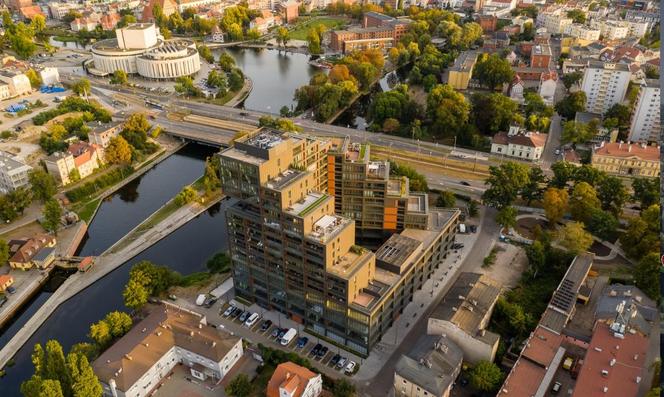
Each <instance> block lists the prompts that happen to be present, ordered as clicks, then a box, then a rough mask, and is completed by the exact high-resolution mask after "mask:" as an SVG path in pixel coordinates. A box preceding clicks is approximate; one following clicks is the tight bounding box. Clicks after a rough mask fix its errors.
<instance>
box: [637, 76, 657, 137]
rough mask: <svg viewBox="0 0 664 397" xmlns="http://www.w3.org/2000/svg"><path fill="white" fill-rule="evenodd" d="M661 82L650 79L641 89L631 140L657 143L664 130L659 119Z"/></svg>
mask: <svg viewBox="0 0 664 397" xmlns="http://www.w3.org/2000/svg"><path fill="white" fill-rule="evenodd" d="M659 100H660V94H659V80H654V79H648V80H646V81H645V84H642V85H641V88H640V89H639V97H638V99H637V100H636V104H635V105H634V111H633V112H632V125H631V127H630V129H629V140H630V141H632V142H657V141H659V139H660V133H661V130H662V127H661V123H660V119H659V115H660V113H659Z"/></svg>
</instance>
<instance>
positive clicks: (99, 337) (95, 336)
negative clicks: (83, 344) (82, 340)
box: [88, 320, 112, 349]
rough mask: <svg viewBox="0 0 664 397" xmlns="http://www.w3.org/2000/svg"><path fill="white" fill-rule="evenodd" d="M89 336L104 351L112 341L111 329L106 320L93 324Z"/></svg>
mask: <svg viewBox="0 0 664 397" xmlns="http://www.w3.org/2000/svg"><path fill="white" fill-rule="evenodd" d="M88 336H90V339H92V340H93V341H95V343H96V344H97V345H98V346H99V347H100V348H102V349H104V348H106V347H107V346H108V343H109V342H110V341H111V339H112V336H111V329H110V327H109V325H108V323H107V322H106V321H104V320H99V321H98V322H96V323H93V324H91V325H90V333H89V334H88Z"/></svg>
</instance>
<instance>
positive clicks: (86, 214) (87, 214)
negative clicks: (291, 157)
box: [76, 198, 101, 224]
mask: <svg viewBox="0 0 664 397" xmlns="http://www.w3.org/2000/svg"><path fill="white" fill-rule="evenodd" d="M100 201H101V199H100V198H97V199H94V200H91V201H88V202H87V203H85V205H83V206H82V207H80V208H77V210H76V212H77V213H78V216H79V217H80V218H81V219H82V220H84V221H85V223H88V224H89V223H90V221H91V220H92V214H94V213H95V210H96V209H97V206H99V202H100Z"/></svg>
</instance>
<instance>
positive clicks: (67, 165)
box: [44, 142, 103, 185]
mask: <svg viewBox="0 0 664 397" xmlns="http://www.w3.org/2000/svg"><path fill="white" fill-rule="evenodd" d="M44 164H45V165H46V170H47V171H48V173H49V174H51V175H53V177H55V179H56V180H57V181H58V182H59V183H61V184H62V185H68V184H69V183H71V182H75V180H77V179H78V178H80V179H83V178H85V177H87V176H89V175H90V174H92V172H94V170H96V169H97V168H99V167H100V166H101V164H103V159H102V153H101V149H100V147H99V146H97V145H96V144H93V143H87V142H76V143H73V144H71V145H69V148H68V149H67V152H66V153H62V152H56V153H53V154H51V155H50V156H48V157H46V159H44ZM77 174H78V175H77ZM76 176H78V178H76Z"/></svg>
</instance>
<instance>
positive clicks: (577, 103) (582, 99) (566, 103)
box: [555, 91, 586, 120]
mask: <svg viewBox="0 0 664 397" xmlns="http://www.w3.org/2000/svg"><path fill="white" fill-rule="evenodd" d="M585 108H586V93H585V92H583V91H576V92H573V93H571V94H569V95H567V96H566V97H565V98H563V100H561V101H560V102H558V103H556V106H555V109H556V112H558V114H559V115H561V116H562V117H565V118H566V119H568V120H571V119H573V118H574V116H576V112H582V111H584V110H585Z"/></svg>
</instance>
